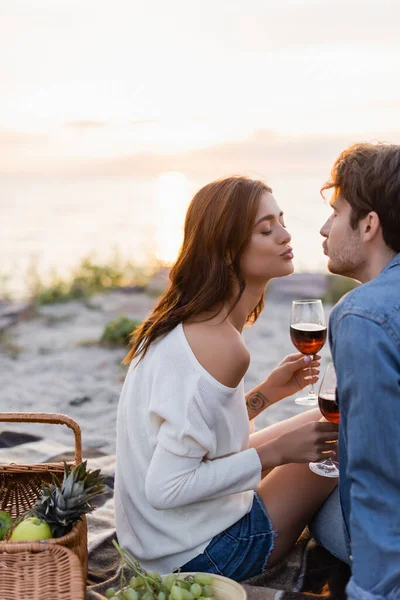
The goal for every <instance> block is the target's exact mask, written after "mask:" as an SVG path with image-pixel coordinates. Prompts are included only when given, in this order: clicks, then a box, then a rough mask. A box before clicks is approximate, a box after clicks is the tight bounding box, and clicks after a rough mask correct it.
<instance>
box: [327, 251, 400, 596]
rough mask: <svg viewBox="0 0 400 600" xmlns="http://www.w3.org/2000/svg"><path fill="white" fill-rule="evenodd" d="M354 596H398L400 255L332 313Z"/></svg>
mask: <svg viewBox="0 0 400 600" xmlns="http://www.w3.org/2000/svg"><path fill="white" fill-rule="evenodd" d="M329 341H330V345H331V351H332V357H333V361H334V364H335V369H336V372H337V376H338V384H337V398H338V403H339V407H340V433H339V464H340V483H339V485H340V497H341V503H342V510H343V516H344V520H345V525H346V529H347V534H348V538H349V542H350V553H351V555H352V559H353V563H352V577H351V579H350V582H349V584H348V587H347V594H348V598H350V599H351V600H353V599H354V600H355V599H357V600H360V599H362V600H378V599H379V600H381V599H383V598H385V599H391V600H394V599H396V600H398V599H400V254H397V255H396V256H395V257H394V258H393V259H392V260H391V261H390V262H389V263H388V264H387V265H386V267H385V268H384V269H383V271H382V272H381V273H380V274H379V276H378V277H377V278H376V279H373V280H371V281H369V282H367V283H365V284H363V285H361V286H360V287H358V288H356V289H355V290H353V291H352V292H350V293H349V294H347V295H346V296H345V297H344V298H343V299H342V300H341V301H340V302H339V304H337V305H336V306H335V308H334V309H333V311H332V313H331V317H330V327H329Z"/></svg>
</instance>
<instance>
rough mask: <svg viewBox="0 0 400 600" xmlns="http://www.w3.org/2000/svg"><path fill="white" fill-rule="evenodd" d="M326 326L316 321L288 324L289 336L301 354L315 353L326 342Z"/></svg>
mask: <svg viewBox="0 0 400 600" xmlns="http://www.w3.org/2000/svg"><path fill="white" fill-rule="evenodd" d="M326 333H327V331H326V327H324V326H323V325H319V324H318V323H295V325H291V326H290V337H291V340H292V342H293V344H294V345H295V346H296V348H297V350H298V351H299V352H301V353H302V354H316V353H317V352H319V350H321V348H322V346H323V345H324V344H325V342H326Z"/></svg>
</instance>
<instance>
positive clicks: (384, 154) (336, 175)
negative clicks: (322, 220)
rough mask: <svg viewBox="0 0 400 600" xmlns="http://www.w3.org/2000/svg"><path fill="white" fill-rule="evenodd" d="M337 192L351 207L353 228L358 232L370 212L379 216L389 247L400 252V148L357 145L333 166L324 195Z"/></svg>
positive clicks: (349, 149) (396, 146) (345, 151)
mask: <svg viewBox="0 0 400 600" xmlns="http://www.w3.org/2000/svg"><path fill="white" fill-rule="evenodd" d="M331 188H333V189H334V196H335V197H337V196H338V195H339V194H340V196H341V197H342V198H343V199H344V200H345V201H346V202H348V203H349V204H350V206H351V217H350V225H351V227H352V228H353V229H356V227H357V225H358V222H359V221H360V219H363V218H364V217H365V216H366V215H367V214H368V213H369V212H372V211H374V212H376V213H377V214H378V217H379V220H380V223H381V226H382V234H383V239H384V241H385V243H386V245H387V246H388V247H389V248H391V249H392V250H394V251H395V252H400V146H399V145H395V144H383V143H377V144H370V143H362V144H353V145H352V146H350V147H349V148H347V149H346V150H344V151H343V152H342V153H341V154H340V156H339V157H338V158H337V159H336V161H335V164H334V165H333V168H332V171H331V176H330V179H329V180H328V181H327V182H326V183H325V184H324V185H323V186H322V188H321V194H322V195H323V192H324V191H325V190H328V189H331Z"/></svg>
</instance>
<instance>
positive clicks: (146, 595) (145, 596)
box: [140, 592, 154, 600]
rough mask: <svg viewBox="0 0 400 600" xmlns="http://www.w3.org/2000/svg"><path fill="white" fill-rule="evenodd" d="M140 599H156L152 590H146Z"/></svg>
mask: <svg viewBox="0 0 400 600" xmlns="http://www.w3.org/2000/svg"><path fill="white" fill-rule="evenodd" d="M140 600H154V595H153V593H152V592H145V593H144V594H143V596H141V597H140Z"/></svg>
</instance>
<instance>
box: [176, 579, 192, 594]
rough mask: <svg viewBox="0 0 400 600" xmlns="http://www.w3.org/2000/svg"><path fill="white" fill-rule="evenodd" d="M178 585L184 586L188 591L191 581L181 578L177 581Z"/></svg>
mask: <svg viewBox="0 0 400 600" xmlns="http://www.w3.org/2000/svg"><path fill="white" fill-rule="evenodd" d="M176 585H179V587H180V588H183V589H184V590H186V591H187V592H189V591H190V583H189V582H188V581H185V580H184V579H179V581H177V582H176Z"/></svg>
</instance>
